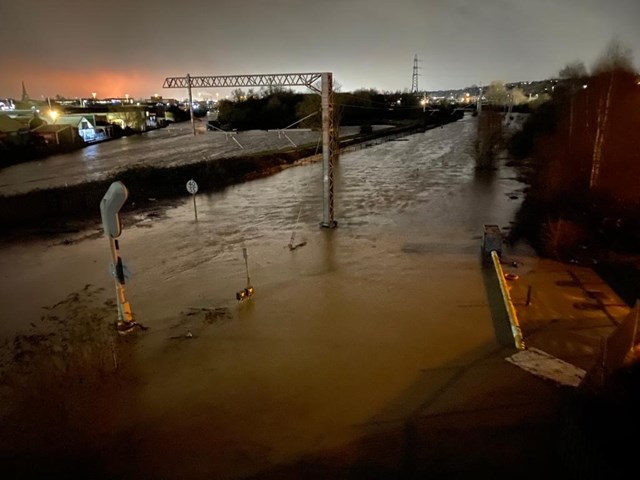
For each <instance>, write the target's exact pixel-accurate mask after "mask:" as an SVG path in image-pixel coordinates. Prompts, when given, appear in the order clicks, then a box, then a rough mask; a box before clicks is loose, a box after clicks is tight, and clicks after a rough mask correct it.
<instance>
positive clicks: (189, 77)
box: [187, 73, 196, 137]
mask: <svg viewBox="0 0 640 480" xmlns="http://www.w3.org/2000/svg"><path fill="white" fill-rule="evenodd" d="M187 90H188V91H189V115H190V116H191V129H192V130H193V136H194V137H195V136H196V123H195V119H194V118H193V95H191V75H189V74H188V73H187Z"/></svg>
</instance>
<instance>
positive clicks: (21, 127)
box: [0, 114, 29, 145]
mask: <svg viewBox="0 0 640 480" xmlns="http://www.w3.org/2000/svg"><path fill="white" fill-rule="evenodd" d="M0 141H2V142H4V143H12V144H14V145H24V144H26V143H28V141H29V126H28V125H25V124H23V123H22V122H20V121H18V120H16V119H14V118H11V117H9V116H8V115H4V114H0Z"/></svg>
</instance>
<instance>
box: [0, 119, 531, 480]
mask: <svg viewBox="0 0 640 480" xmlns="http://www.w3.org/2000/svg"><path fill="white" fill-rule="evenodd" d="M474 132H475V119H473V118H465V119H464V120H462V121H459V122H456V123H453V124H450V125H447V126H445V127H444V128H442V129H439V128H438V129H434V130H430V131H427V132H425V133H422V134H417V135H412V136H409V137H406V138H405V139H401V140H399V141H393V142H388V143H386V144H382V145H378V146H376V147H372V148H368V149H364V150H360V151H357V152H350V153H346V154H343V155H342V156H341V158H340V160H339V163H338V164H337V165H336V168H335V177H336V219H337V221H338V228H337V229H335V230H324V229H320V228H319V222H320V220H321V211H322V182H321V165H320V164H311V165H306V166H300V167H297V168H290V169H287V170H285V171H283V172H281V173H278V174H276V175H274V176H272V177H269V178H264V179H260V180H256V181H252V182H248V183H245V184H241V185H237V186H234V187H230V188H227V189H225V190H224V191H222V192H219V193H214V194H210V195H198V197H197V202H198V219H199V221H198V222H197V223H196V222H195V221H194V216H193V204H192V202H191V199H185V200H184V201H182V202H180V203H179V204H178V205H176V207H175V208H172V209H169V210H167V211H166V213H164V214H160V215H159V216H156V215H151V216H146V217H144V218H142V217H141V218H139V219H138V221H137V223H135V224H134V225H130V226H127V224H126V223H125V225H124V231H123V234H122V236H121V237H120V248H121V255H122V257H123V260H124V262H125V264H126V266H127V268H128V270H129V272H130V278H129V281H128V284H127V294H128V298H129V300H130V302H131V304H132V307H133V310H134V313H135V314H136V316H137V319H138V320H139V321H140V322H141V323H143V324H144V325H146V326H148V327H149V330H147V331H145V332H139V333H137V334H136V337H135V338H134V339H131V338H129V339H127V340H126V343H127V345H126V349H125V350H123V351H126V352H128V353H127V354H124V353H123V354H122V358H121V359H120V365H119V370H118V371H119V372H121V375H123V376H124V377H125V378H126V379H127V380H126V381H123V384H119V385H118V388H117V393H114V392H113V391H112V392H110V394H109V395H107V394H105V395H104V396H102V398H103V401H96V402H95V411H92V410H91V407H87V406H85V407H84V409H85V410H84V413H82V414H80V413H78V414H77V416H76V417H74V415H75V414H74V412H73V411H71V412H69V418H70V420H69V421H70V422H72V423H73V422H74V418H76V420H75V423H74V426H75V427H74V428H76V430H80V431H82V434H83V437H82V438H84V439H86V442H85V443H86V444H87V445H92V446H94V447H92V448H94V450H92V455H93V457H92V458H98V459H99V461H98V463H96V464H95V465H100V468H101V469H104V471H107V472H109V474H117V475H118V476H121V477H123V478H134V477H137V478H140V476H142V477H144V478H231V477H233V478H236V477H242V476H244V475H252V474H256V473H258V472H260V471H264V470H265V469H269V468H271V467H273V466H274V465H279V464H283V463H290V462H296V461H298V460H299V459H301V458H304V457H305V456H307V455H310V454H315V453H318V452H325V451H334V450H336V449H340V448H341V447H342V446H344V445H347V444H349V443H351V442H353V441H354V440H356V439H358V438H359V437H361V436H362V435H363V433H364V432H365V430H366V428H367V426H368V425H371V424H373V423H376V424H379V423H384V422H394V421H399V420H402V419H403V418H407V417H408V416H411V415H413V414H414V413H415V412H416V411H417V410H418V409H419V408H420V407H421V406H422V405H424V403H425V401H426V400H428V398H429V396H430V395H433V391H434V390H437V389H438V388H439V387H438V385H441V384H442V383H443V382H446V381H447V379H449V378H450V377H451V375H453V374H454V373H455V371H456V369H458V368H461V367H464V366H465V365H468V364H470V363H473V362H475V361H477V360H478V359H479V358H482V357H484V356H486V355H487V354H488V353H489V352H492V351H495V350H496V349H497V348H499V345H498V342H497V340H496V336H495V331H494V327H493V323H492V319H491V313H490V311H489V307H488V303H487V298H486V292H485V288H484V284H483V280H482V274H481V270H480V263H479V255H478V254H479V245H480V234H481V232H482V226H483V224H484V223H497V224H499V225H501V226H506V225H508V223H509V221H510V220H511V219H512V217H513V214H514V212H515V209H516V208H517V206H518V204H519V202H518V201H517V200H510V199H509V195H510V194H512V193H513V192H514V191H519V189H521V187H522V186H521V184H519V183H518V182H517V181H516V180H515V178H514V177H515V174H514V172H512V171H511V170H510V169H509V168H507V167H501V168H500V169H499V170H498V171H497V172H495V174H494V175H493V176H491V177H478V176H476V174H475V171H474V161H473V158H472V156H471V151H472V149H471V142H472V140H473V135H474ZM186 141H187V140H186V139H185V142H186ZM96 208H97V206H96ZM300 208H302V210H301V215H300V221H299V223H298V226H297V232H296V235H295V243H304V242H306V243H305V244H304V245H303V246H301V247H299V248H297V249H295V250H293V251H290V250H289V248H288V247H287V244H288V243H289V241H290V238H291V234H292V229H293V227H294V224H295V221H296V217H297V215H298V212H299V210H300ZM80 236H84V237H85V239H83V240H81V241H78V242H76V241H75V240H74V239H71V241H67V242H62V241H60V242H58V241H47V242H45V241H36V242H32V243H29V244H24V245H10V246H5V247H3V248H2V249H1V250H0V272H1V273H0V275H1V276H2V282H3V285H5V286H10V288H6V287H5V288H4V289H3V290H2V292H0V303H1V304H2V311H1V312H0V314H1V317H2V322H1V326H0V329H1V332H2V334H3V336H4V337H5V338H11V336H12V335H14V334H15V333H17V332H20V331H24V330H26V329H28V328H29V324H30V323H34V324H36V325H37V324H38V321H39V319H40V318H41V316H42V313H43V307H45V306H53V305H56V304H57V303H58V302H60V301H61V300H63V299H65V298H68V295H69V294H71V293H74V292H80V293H79V294H80V295H82V293H81V292H82V291H83V288H84V287H85V285H87V284H91V285H92V288H98V289H99V288H103V289H104V291H100V292H99V293H98V294H96V296H95V300H90V301H88V302H85V303H83V305H82V308H85V309H87V310H88V311H91V312H93V310H91V309H92V308H94V307H95V312H98V311H99V312H100V313H99V314H100V315H102V318H103V319H104V321H105V322H107V321H113V320H115V309H113V315H114V317H109V316H108V315H105V313H104V311H105V309H104V302H105V301H108V299H110V298H111V297H112V296H113V294H112V291H113V283H112V280H111V278H110V276H109V272H108V267H107V262H108V261H109V250H108V243H107V241H106V239H105V238H104V237H100V236H99V235H98V234H97V233H96V231H93V232H92V231H89V232H82V234H81V235H80ZM62 240H64V239H62ZM242 247H247V249H248V254H249V273H250V276H251V282H252V284H253V286H254V288H255V292H256V293H255V295H254V297H253V298H252V299H251V300H249V301H246V302H243V303H240V304H238V303H237V302H236V300H235V293H236V291H238V290H240V289H241V288H243V287H244V286H245V269H244V261H243V257H242ZM92 298H93V297H92ZM92 302H93V303H92ZM98 307H99V308H98ZM107 311H108V310H107ZM95 312H94V313H95ZM76 313H77V312H76ZM80 313H82V312H80ZM427 370H428V371H433V372H436V373H435V375H436V377H437V378H438V379H439V380H438V381H435V380H434V381H433V382H432V384H430V386H425V385H422V384H421V381H422V380H421V379H422V378H423V375H422V372H424V371H427ZM452 372H453V373H452ZM115 375H119V373H116V374H115ZM434 378H435V377H434ZM421 385H422V386H421ZM104 398H110V399H113V403H110V404H109V406H108V407H107V408H105V405H104V403H105V400H104ZM87 408H88V409H89V411H88V412H87V411H86V409H87ZM3 411H4V410H3ZM88 417H89V418H94V419H96V418H99V419H100V421H97V422H95V423H86V422H85V423H83V422H84V421H80V419H86V418H88Z"/></svg>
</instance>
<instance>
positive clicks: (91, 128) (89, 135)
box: [54, 115, 96, 142]
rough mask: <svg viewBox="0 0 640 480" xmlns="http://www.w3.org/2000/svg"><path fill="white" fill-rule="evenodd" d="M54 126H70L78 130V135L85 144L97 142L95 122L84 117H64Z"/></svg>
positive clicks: (55, 122) (56, 120) (57, 119)
mask: <svg viewBox="0 0 640 480" xmlns="http://www.w3.org/2000/svg"><path fill="white" fill-rule="evenodd" d="M54 125H70V126H72V127H74V128H76V129H77V130H78V135H80V136H81V137H82V139H83V140H84V141H85V142H93V141H95V140H96V129H95V121H92V120H90V119H89V118H87V117H85V116H84V115H63V116H61V117H58V118H56V119H55V121H54Z"/></svg>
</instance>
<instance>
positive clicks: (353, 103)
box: [216, 90, 455, 130]
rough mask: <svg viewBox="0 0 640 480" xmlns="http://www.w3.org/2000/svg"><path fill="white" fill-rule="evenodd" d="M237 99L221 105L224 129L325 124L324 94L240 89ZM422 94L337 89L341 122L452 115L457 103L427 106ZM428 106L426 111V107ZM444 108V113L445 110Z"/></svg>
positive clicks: (417, 119) (387, 121)
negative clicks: (245, 92)
mask: <svg viewBox="0 0 640 480" xmlns="http://www.w3.org/2000/svg"><path fill="white" fill-rule="evenodd" d="M233 97H234V99H233V100H223V101H220V102H219V105H218V120H217V124H216V126H217V127H219V128H222V129H223V130H233V129H238V130H254V129H257V130H268V129H279V128H285V127H288V126H290V125H292V124H296V122H300V123H297V124H296V125H295V126H296V127H301V128H314V129H319V128H320V127H321V112H320V110H321V106H320V96H319V95H317V94H303V93H294V92H291V91H276V92H271V93H268V94H266V95H263V96H258V95H254V94H252V93H249V94H246V95H245V94H244V92H242V91H236V92H234V95H233ZM420 101H421V99H420V97H419V96H416V95H413V94H409V93H395V94H384V93H378V92H376V91H374V90H358V91H355V92H352V93H339V92H338V93H335V94H334V102H335V110H336V114H337V117H338V121H339V123H340V125H343V126H346V125H363V126H365V127H366V126H367V125H373V124H394V125H401V124H406V123H413V122H416V123H419V122H422V121H423V120H424V119H425V118H431V120H430V122H431V121H437V119H438V118H441V117H443V115H444V117H447V118H448V117H449V116H450V115H451V112H453V110H454V109H455V108H454V107H453V106H448V107H439V108H438V109H431V108H428V107H427V108H424V109H423V106H422V105H421V104H420ZM423 110H425V111H423ZM443 112H444V113H443Z"/></svg>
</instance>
